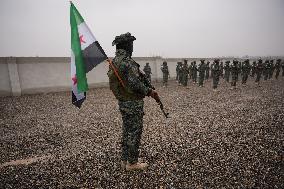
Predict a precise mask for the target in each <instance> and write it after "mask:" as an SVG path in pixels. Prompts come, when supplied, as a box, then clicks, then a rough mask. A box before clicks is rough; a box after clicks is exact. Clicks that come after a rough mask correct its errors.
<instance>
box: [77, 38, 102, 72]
mask: <svg viewBox="0 0 284 189" xmlns="http://www.w3.org/2000/svg"><path fill="white" fill-rule="evenodd" d="M83 58H84V63H85V68H86V73H88V72H89V71H91V70H92V69H93V68H94V67H95V66H97V65H98V64H99V63H101V62H102V61H104V60H106V59H107V55H106V54H105V52H104V50H103V49H102V47H101V45H100V44H99V42H97V41H95V42H93V43H92V44H91V45H89V46H88V47H87V48H85V49H84V50H83Z"/></svg>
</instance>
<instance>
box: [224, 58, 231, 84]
mask: <svg viewBox="0 0 284 189" xmlns="http://www.w3.org/2000/svg"><path fill="white" fill-rule="evenodd" d="M225 63H226V64H225V66H224V70H225V75H224V77H225V80H226V81H227V82H229V80H230V61H226V62H225Z"/></svg>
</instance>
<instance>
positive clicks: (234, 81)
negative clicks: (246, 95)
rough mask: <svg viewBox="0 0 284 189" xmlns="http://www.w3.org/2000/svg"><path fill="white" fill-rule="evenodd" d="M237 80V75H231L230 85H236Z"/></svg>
mask: <svg viewBox="0 0 284 189" xmlns="http://www.w3.org/2000/svg"><path fill="white" fill-rule="evenodd" d="M237 80H238V76H237V75H232V82H231V86H233V87H235V86H236V85H237Z"/></svg>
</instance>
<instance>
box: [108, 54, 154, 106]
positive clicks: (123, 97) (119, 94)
mask: <svg viewBox="0 0 284 189" xmlns="http://www.w3.org/2000/svg"><path fill="white" fill-rule="evenodd" d="M113 65H114V66H115V68H116V70H117V72H118V74H119V76H120V78H121V79H122V81H123V83H124V85H125V87H123V86H122V84H121V83H120V81H119V79H118V78H117V76H116V75H115V72H114V70H113V69H112V67H111V66H110V67H109V71H108V73H107V74H108V77H109V85H110V89H111V90H112V92H113V94H114V96H115V97H116V99H118V100H119V101H131V100H142V99H143V98H144V97H145V96H146V95H148V94H149V92H150V91H151V88H152V86H151V84H149V82H148V80H147V78H146V77H145V75H144V74H142V73H141V71H140V70H139V67H140V65H139V64H138V63H136V62H135V61H134V60H133V59H132V58H131V57H130V56H129V55H128V54H127V52H126V51H125V50H123V49H118V50H117V51H116V53H115V57H114V59H113Z"/></svg>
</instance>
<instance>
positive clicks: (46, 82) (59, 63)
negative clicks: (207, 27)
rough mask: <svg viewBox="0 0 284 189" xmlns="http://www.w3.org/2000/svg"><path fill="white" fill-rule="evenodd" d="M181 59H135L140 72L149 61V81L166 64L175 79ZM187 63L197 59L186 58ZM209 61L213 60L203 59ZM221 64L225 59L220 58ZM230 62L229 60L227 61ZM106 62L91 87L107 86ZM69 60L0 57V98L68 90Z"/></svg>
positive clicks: (91, 78) (159, 74)
mask: <svg viewBox="0 0 284 189" xmlns="http://www.w3.org/2000/svg"><path fill="white" fill-rule="evenodd" d="M183 59H184V58H167V59H164V58H162V57H134V60H135V61H136V62H137V63H139V64H140V66H141V67H140V68H141V70H143V68H144V66H145V65H146V63H147V62H148V63H149V64H150V66H151V69H152V81H158V80H161V78H162V72H161V65H162V63H163V61H166V62H167V63H168V67H169V72H170V76H171V78H170V79H174V78H175V77H176V64H177V62H183ZM186 59H187V60H188V63H189V64H190V62H192V61H194V60H195V61H196V62H197V64H199V62H200V61H199V60H200V58H198V59H197V58H186ZM207 60H209V61H210V62H212V61H213V59H206V62H207ZM222 60H223V61H224V60H225V59H222ZM230 60H232V59H230ZM108 67H109V66H108V63H107V62H103V63H101V64H99V65H98V66H97V67H96V68H95V69H93V70H92V71H91V72H89V73H88V74H87V78H88V83H89V86H90V88H94V87H105V86H108V77H107V71H108ZM70 89H71V81H70V58H69V57H0V96H9V95H21V94H32V93H47V92H57V91H69V90H70Z"/></svg>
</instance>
